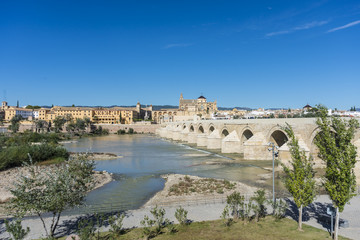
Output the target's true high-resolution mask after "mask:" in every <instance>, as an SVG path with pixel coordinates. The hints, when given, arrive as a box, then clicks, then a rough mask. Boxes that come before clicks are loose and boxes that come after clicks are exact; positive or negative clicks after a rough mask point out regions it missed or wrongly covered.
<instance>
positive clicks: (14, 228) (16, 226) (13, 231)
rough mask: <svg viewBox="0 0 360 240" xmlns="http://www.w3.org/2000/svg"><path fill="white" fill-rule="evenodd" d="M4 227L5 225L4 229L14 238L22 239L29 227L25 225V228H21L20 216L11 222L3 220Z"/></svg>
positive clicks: (15, 239)
mask: <svg viewBox="0 0 360 240" xmlns="http://www.w3.org/2000/svg"><path fill="white" fill-rule="evenodd" d="M5 227H6V231H7V232H8V233H10V235H12V237H13V239H14V240H22V239H24V238H25V237H26V235H27V234H28V233H29V232H30V228H29V227H27V228H26V229H23V228H22V225H21V218H18V219H16V220H13V221H11V222H9V221H8V220H5Z"/></svg>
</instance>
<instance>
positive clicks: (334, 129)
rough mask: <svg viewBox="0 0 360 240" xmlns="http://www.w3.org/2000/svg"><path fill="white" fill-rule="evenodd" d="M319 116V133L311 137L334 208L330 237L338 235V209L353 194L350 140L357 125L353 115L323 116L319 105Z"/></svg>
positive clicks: (353, 162)
mask: <svg viewBox="0 0 360 240" xmlns="http://www.w3.org/2000/svg"><path fill="white" fill-rule="evenodd" d="M319 109H320V117H319V118H318V119H317V121H316V124H317V125H318V126H319V129H320V133H319V134H318V135H317V137H316V138H315V144H316V146H317V147H318V149H319V157H320V158H321V159H322V160H323V161H324V162H325V164H326V170H325V176H324V180H325V181H324V187H325V190H326V191H327V193H328V194H329V197H330V199H331V201H332V203H333V205H334V207H335V208H336V220H335V233H334V236H333V237H334V239H338V229H339V212H342V211H343V210H344V207H345V204H347V203H348V202H349V201H350V199H351V198H352V197H353V196H355V195H356V194H355V188H356V178H355V173H354V167H355V163H356V155H357V152H356V147H355V146H354V144H352V143H351V141H352V140H353V138H354V134H355V130H356V128H358V127H359V123H358V121H357V120H356V119H353V118H352V119H350V120H345V119H342V118H339V117H336V116H331V117H328V116H327V109H326V107H324V106H319Z"/></svg>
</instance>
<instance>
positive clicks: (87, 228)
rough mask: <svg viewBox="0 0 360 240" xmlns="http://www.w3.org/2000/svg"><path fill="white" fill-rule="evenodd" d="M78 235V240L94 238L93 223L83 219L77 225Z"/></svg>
mask: <svg viewBox="0 0 360 240" xmlns="http://www.w3.org/2000/svg"><path fill="white" fill-rule="evenodd" d="M78 234H79V237H80V240H88V239H92V238H93V237H95V224H94V222H93V221H91V220H88V219H83V220H81V221H80V222H79V224H78Z"/></svg>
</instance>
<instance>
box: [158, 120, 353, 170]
mask: <svg viewBox="0 0 360 240" xmlns="http://www.w3.org/2000/svg"><path fill="white" fill-rule="evenodd" d="M286 123H288V124H290V125H291V126H292V128H293V130H294V133H295V136H296V137H297V138H298V139H299V145H300V147H301V148H302V149H303V150H305V152H306V153H307V154H311V155H312V156H313V158H314V159H315V163H316V165H317V166H319V165H321V161H320V160H319V159H318V157H317V148H316V146H315V144H314V139H315V137H316V135H317V134H319V129H318V127H317V125H316V119H315V118H286V119H239V120H200V121H186V122H171V123H166V124H163V125H162V127H161V128H159V129H157V130H156V132H157V134H158V135H159V136H160V137H163V138H167V139H172V140H174V141H182V142H185V143H188V144H193V145H197V146H198V147H203V148H207V149H217V150H220V151H221V152H222V153H238V154H241V155H242V156H243V158H244V159H248V160H270V159H272V153H271V152H269V151H268V147H269V146H268V144H269V142H273V143H274V144H275V145H276V146H277V147H278V150H279V159H280V160H281V161H284V162H287V161H289V160H290V159H291V156H290V152H289V147H288V145H287V141H288V136H287V134H286V133H285V132H284V131H283V129H282V127H284V126H286ZM354 144H355V145H356V146H357V148H358V157H359V155H360V154H359V153H360V152H359V149H360V131H357V132H356V134H355V139H354ZM358 160H359V159H358Z"/></svg>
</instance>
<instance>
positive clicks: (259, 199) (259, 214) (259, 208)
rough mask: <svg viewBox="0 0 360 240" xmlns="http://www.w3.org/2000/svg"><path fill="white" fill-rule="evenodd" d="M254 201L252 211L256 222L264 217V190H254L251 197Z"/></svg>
mask: <svg viewBox="0 0 360 240" xmlns="http://www.w3.org/2000/svg"><path fill="white" fill-rule="evenodd" d="M251 200H253V201H254V202H255V204H254V205H253V211H254V213H255V218H256V221H257V222H258V221H259V219H260V218H264V217H265V216H266V206H265V203H266V197H265V190H264V189H260V190H257V191H256V192H255V195H254V196H253V197H252V198H251Z"/></svg>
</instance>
